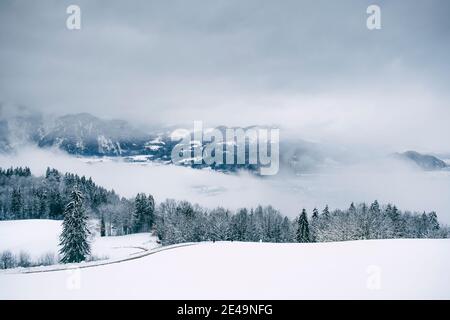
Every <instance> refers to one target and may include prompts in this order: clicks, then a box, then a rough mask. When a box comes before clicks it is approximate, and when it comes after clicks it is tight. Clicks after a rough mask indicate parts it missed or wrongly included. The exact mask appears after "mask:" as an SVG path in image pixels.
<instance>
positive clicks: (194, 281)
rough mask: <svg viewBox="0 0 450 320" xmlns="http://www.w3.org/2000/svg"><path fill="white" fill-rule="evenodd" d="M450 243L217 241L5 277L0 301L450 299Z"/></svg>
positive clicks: (1, 279) (1, 278) (0, 279)
mask: <svg viewBox="0 0 450 320" xmlns="http://www.w3.org/2000/svg"><path fill="white" fill-rule="evenodd" d="M449 253H450V240H375V241H355V242H340V243H321V244H267V243H239V242H216V243H201V244H197V245H192V246H186V247H178V248H172V249H170V250H165V251H160V252H158V253H155V254H151V255H147V256H144V257H141V258H137V259H134V260H130V261H123V262H120V263H114V264H109V265H103V266H95V267H90V268H82V269H74V270H62V271H50V272H43V273H31V274H19V273H17V274H11V273H3V274H2V273H0V299H33V298H38V299H164V298H166V299H314V298H318V299H349V298H354V299H416V298H423V299H444V298H445V299H448V298H450V273H449V272H448V271H449V270H450V254H449Z"/></svg>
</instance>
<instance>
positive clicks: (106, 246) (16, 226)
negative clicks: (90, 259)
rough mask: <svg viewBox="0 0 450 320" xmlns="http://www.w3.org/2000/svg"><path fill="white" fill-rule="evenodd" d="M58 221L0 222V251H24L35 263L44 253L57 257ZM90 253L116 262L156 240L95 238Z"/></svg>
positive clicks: (146, 235) (144, 235)
mask: <svg viewBox="0 0 450 320" xmlns="http://www.w3.org/2000/svg"><path fill="white" fill-rule="evenodd" d="M60 233H61V221H54V220H44V219H42V220H15V221H0V252H3V251H4V250H10V251H11V252H12V253H14V254H19V253H20V251H25V252H27V253H28V254H30V256H31V257H32V258H33V260H36V259H37V258H39V257H40V256H42V255H44V254H46V253H52V254H57V253H58V251H59V247H58V243H59V235H60ZM91 245H92V254H93V255H94V256H97V257H98V258H105V257H108V258H110V259H116V258H121V257H126V256H129V255H131V254H135V253H139V252H142V251H144V250H146V249H152V248H154V247H156V246H157V244H156V238H155V237H152V236H150V234H149V233H140V234H132V235H126V236H118V237H103V238H101V237H98V236H96V237H94V238H93V239H92V240H91Z"/></svg>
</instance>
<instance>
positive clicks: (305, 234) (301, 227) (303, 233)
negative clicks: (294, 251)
mask: <svg viewBox="0 0 450 320" xmlns="http://www.w3.org/2000/svg"><path fill="white" fill-rule="evenodd" d="M297 242H300V243H306V242H310V239H309V226H308V217H307V215H306V210H305V209H303V211H302V214H301V215H300V217H299V219H298V229H297Z"/></svg>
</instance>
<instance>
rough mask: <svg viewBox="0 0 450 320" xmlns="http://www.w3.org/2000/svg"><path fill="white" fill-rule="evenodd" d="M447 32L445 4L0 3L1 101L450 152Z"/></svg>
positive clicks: (234, 0) (264, 0) (233, 0)
mask: <svg viewBox="0 0 450 320" xmlns="http://www.w3.org/2000/svg"><path fill="white" fill-rule="evenodd" d="M373 3H375V4H378V5H379V6H380V7H381V13H382V29H381V30H376V31H369V30H368V29H367V27H366V19H367V14H366V8H367V6H368V5H370V4H373ZM69 4H78V5H79V6H80V7H81V11H82V17H81V18H82V19H81V21H82V22H81V23H82V25H81V30H79V31H69V30H67V29H66V18H67V14H66V7H67V6H68V5H69ZM449 21H450V2H449V1H448V0H442V1H437V0H432V1H430V0H421V1H410V0H408V1H406V0H403V1H398V0H397V1H396V0H391V1H365V0H355V1H334V0H333V1H332V0H328V1H317V0H311V1H301V0H293V1H288V0H284V1H275V0H270V1H269V0H245V1H243V0H224V1H222V0H180V1H170V0H164V1H163V0H159V1H149V0H142V1H136V0H130V1H93V0H89V1H75V0H72V1H61V0H52V1H50V0H40V1H19V0H14V1H11V0H2V1H1V2H0V40H1V46H0V101H1V102H3V103H13V104H22V105H26V106H30V107H33V108H37V109H40V110H43V111H45V112H53V113H57V114H65V113H77V112H90V113H93V114H95V115H97V116H101V117H105V118H124V119H127V120H133V121H135V122H140V123H148V124H155V123H156V124H164V125H168V124H178V123H185V124H189V123H192V121H193V120H203V121H205V122H206V123H207V124H208V125H218V124H226V125H241V126H245V125H252V124H263V125H271V124H273V125H279V126H281V127H282V128H283V129H285V132H295V133H296V135H297V136H298V137H300V138H304V139H309V140H314V141H327V142H337V143H348V144H366V145H373V146H377V147H384V148H395V149H400V150H402V149H418V150H422V151H435V152H450V139H449V137H450V125H449V123H450V105H449V103H450V99H449V92H448V89H449V83H450V79H449V78H450V66H449V57H450V23H449Z"/></svg>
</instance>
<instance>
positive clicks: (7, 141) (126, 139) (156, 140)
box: [0, 105, 448, 173]
mask: <svg viewBox="0 0 450 320" xmlns="http://www.w3.org/2000/svg"><path fill="white" fill-rule="evenodd" d="M248 128H251V127H248ZM248 128H244V129H248ZM258 128H261V127H258ZM216 129H218V130H220V131H221V132H222V133H223V134H224V136H225V130H226V129H227V128H226V127H224V126H220V127H217V128H216ZM186 133H187V134H189V131H187V130H184V129H183V130H181V129H176V128H173V127H172V128H163V129H161V128H149V129H148V130H145V131H144V130H142V129H138V128H136V127H135V126H133V125H131V124H130V123H128V122H126V121H123V120H105V119H100V118H98V117H95V116H93V115H91V114H88V113H80V114H71V115H64V116H60V117H49V116H46V115H43V114H40V113H38V112H35V111H33V110H30V109H28V108H24V107H5V106H1V105H0V152H10V151H11V150H14V149H17V148H20V146H21V145H23V144H28V143H31V144H34V145H36V146H38V147H40V148H58V149H61V150H64V151H66V152H67V153H69V154H72V155H77V156H83V157H105V156H106V157H121V158H123V159H125V161H131V162H148V161H156V162H160V163H172V160H171V158H172V157H171V153H172V149H173V147H174V146H175V145H176V144H177V143H179V142H180V141H181V139H182V138H183V135H185V134H186ZM174 138H175V139H174ZM249 142H250V143H251V141H249ZM227 143H230V142H228V141H225V142H223V144H224V145H225V144H227ZM205 146H206V142H203V145H202V148H204V147H205ZM193 147H194V145H192V144H191V145H187V146H185V150H187V152H189V151H192V150H193ZM246 153H247V155H248V148H247V149H246ZM395 155H396V158H400V159H403V160H404V159H406V160H408V161H412V162H414V163H415V164H417V165H418V166H419V167H420V168H422V169H425V170H440V169H443V168H446V167H448V166H447V165H446V163H445V162H443V161H442V160H440V159H438V158H436V157H434V156H430V155H422V154H419V153H417V152H413V151H409V152H405V153H402V154H395ZM360 156H361V155H358V154H355V153H351V154H350V153H349V152H348V151H346V150H345V149H340V148H338V147H336V146H329V145H327V146H325V145H323V144H318V143H312V142H308V141H305V140H301V139H298V138H296V137H286V136H282V137H281V141H280V171H281V172H283V171H289V172H294V173H304V172H314V171H315V170H318V169H320V168H322V167H330V166H339V165H340V164H342V163H345V162H350V163H352V162H355V161H358V159H359V157H360ZM177 164H179V165H186V166H191V167H195V168H205V167H211V168H212V169H214V170H218V171H222V172H235V171H237V170H242V169H245V170H248V171H251V172H257V171H259V166H258V165H252V164H221V165H215V164H213V165H207V164H204V163H203V164H192V163H191V162H189V161H186V162H183V161H181V162H177Z"/></svg>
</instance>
